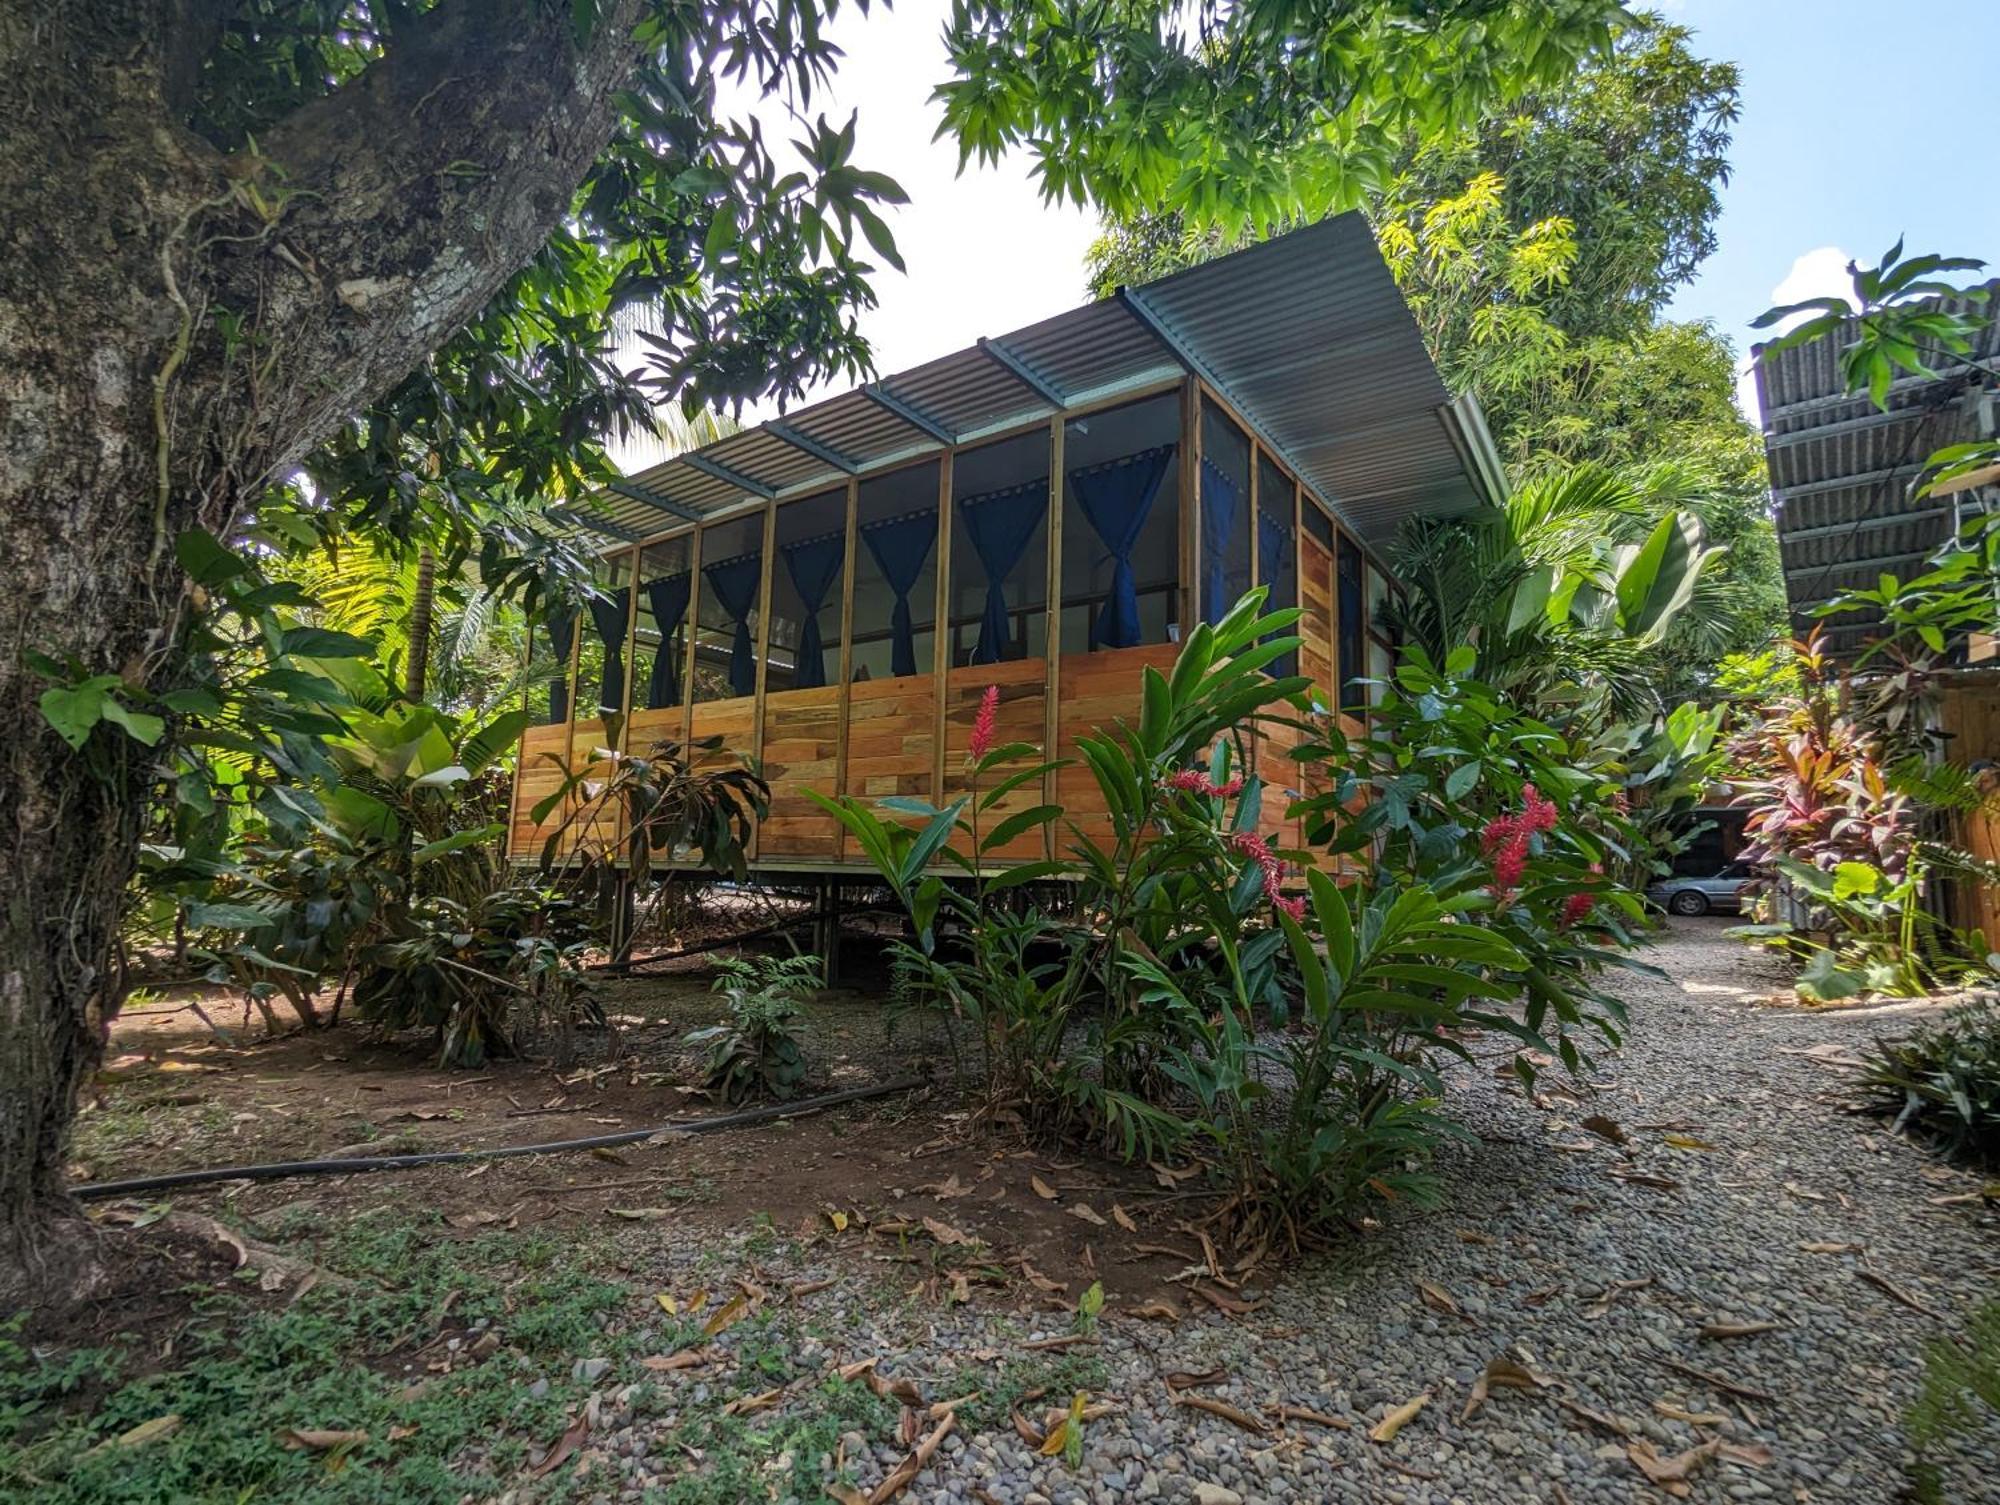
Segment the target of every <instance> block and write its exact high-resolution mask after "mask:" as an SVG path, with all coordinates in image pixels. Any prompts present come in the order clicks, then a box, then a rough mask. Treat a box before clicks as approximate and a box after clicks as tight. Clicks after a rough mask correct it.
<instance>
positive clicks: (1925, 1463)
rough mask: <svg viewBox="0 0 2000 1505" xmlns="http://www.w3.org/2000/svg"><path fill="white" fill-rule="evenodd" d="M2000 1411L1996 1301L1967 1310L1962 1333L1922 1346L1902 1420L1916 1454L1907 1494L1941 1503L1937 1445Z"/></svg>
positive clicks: (1928, 1504)
mask: <svg viewBox="0 0 2000 1505" xmlns="http://www.w3.org/2000/svg"><path fill="white" fill-rule="evenodd" d="M1996 1416H2000V1300H1994V1301H1988V1302H1986V1303H1985V1304H1983V1305H1982V1306H1981V1307H1980V1308H1979V1310H1978V1311H1976V1312H1974V1313H1973V1314H1972V1320H1971V1322H1970V1323H1968V1324H1967V1327H1966V1331H1965V1333H1964V1335H1963V1336H1952V1337H1944V1338H1938V1339H1935V1340H1933V1341H1932V1342H1930V1343H1928V1344H1926V1345H1925V1347H1924V1379H1923V1384H1922V1385H1921V1386H1919V1387H1918V1390H1917V1398H1916V1400H1915V1401H1914V1402H1912V1403H1911V1405H1910V1410H1909V1414H1908V1416H1907V1417H1906V1418H1905V1425H1906V1427H1907V1429H1908V1432H1909V1437H1910V1448H1911V1450H1912V1451H1913V1452H1914V1453H1915V1454H1916V1458H1915V1461H1914V1463H1913V1465H1912V1467H1911V1470H1910V1482H1911V1491H1910V1497H1911V1498H1912V1499H1913V1500H1915V1501H1916V1502H1917V1505H1944V1499H1945V1494H1944V1478H1943V1474H1942V1471H1941V1470H1940V1469H1939V1468H1938V1465H1937V1450H1938V1448H1939V1447H1940V1446H1941V1445H1942V1444H1944V1443H1947V1442H1949V1441H1951V1440H1952V1439H1953V1438H1958V1437H1966V1436H1969V1435H1971V1434H1973V1433H1975V1432H1977V1430H1978V1429H1979V1426H1980V1424H1981V1422H1982V1421H1984V1422H1989V1423H1990V1422H1991V1421H1992V1420H1993V1418H1994V1417H1996Z"/></svg>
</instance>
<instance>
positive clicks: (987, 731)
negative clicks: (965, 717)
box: [966, 685, 1000, 763]
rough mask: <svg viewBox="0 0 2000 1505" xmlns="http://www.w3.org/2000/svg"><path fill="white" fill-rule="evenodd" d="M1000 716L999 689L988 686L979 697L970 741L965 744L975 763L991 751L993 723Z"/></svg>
mask: <svg viewBox="0 0 2000 1505" xmlns="http://www.w3.org/2000/svg"><path fill="white" fill-rule="evenodd" d="M999 715H1000V687H999V686H998V685H988V686H987V687H986V693H985V694H984V695H982V696H980V697H979V714H978V715H977V716H975V717H974V718H973V720H972V740H971V741H970V742H968V743H967V744H966V751H967V752H968V753H969V754H970V755H971V757H972V761H973V762H975V763H977V762H978V761H979V760H980V759H981V758H983V757H985V756H986V755H987V754H988V753H989V752H991V751H992V750H993V730H994V727H993V723H994V722H995V721H996V720H998V719H999Z"/></svg>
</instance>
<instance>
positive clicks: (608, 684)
mask: <svg viewBox="0 0 2000 1505" xmlns="http://www.w3.org/2000/svg"><path fill="white" fill-rule="evenodd" d="M590 620H591V623H592V625H594V626H595V627H596V628H597V635H598V637H600V638H602V639H603V640H604V678H603V680H602V681H600V682H599V684H598V688H597V708H598V710H599V711H601V712H603V713H604V714H605V715H606V716H615V715H617V714H618V712H619V710H620V708H621V707H623V706H624V704H625V629H626V627H627V626H628V625H629V624H630V623H631V620H632V598H631V597H630V596H629V595H627V594H626V593H625V592H624V591H623V590H620V591H619V592H618V593H617V594H616V595H614V596H593V597H591V599H590Z"/></svg>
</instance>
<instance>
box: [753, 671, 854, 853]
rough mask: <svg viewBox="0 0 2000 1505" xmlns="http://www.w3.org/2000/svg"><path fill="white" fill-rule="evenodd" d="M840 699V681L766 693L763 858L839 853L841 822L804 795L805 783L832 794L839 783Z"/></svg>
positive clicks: (759, 850) (760, 839) (760, 846)
mask: <svg viewBox="0 0 2000 1505" xmlns="http://www.w3.org/2000/svg"><path fill="white" fill-rule="evenodd" d="M840 699H841V697H840V686H839V685H822V686H819V687H818V688H815V689H810V690H772V691H769V692H768V693H766V695H765V696H764V777H765V779H766V780H767V781H768V782H769V783H770V785H771V813H770V814H769V815H767V816H765V817H764V823H763V825H762V826H761V827H760V828H759V832H758V843H757V855H758V857H759V858H760V859H761V860H762V861H764V862H767V863H768V862H771V861H773V860H774V859H777V858H781V857H810V858H812V859H813V860H814V861H815V862H828V861H831V860H833V859H834V858H836V857H838V856H839V855H840V822H838V821H837V820H835V819H834V818H833V817H832V816H831V815H828V814H827V813H826V812H825V811H824V810H822V809H820V807H819V806H818V805H816V804H814V803H813V802H812V801H811V800H809V799H807V798H806V791H807V790H809V789H812V790H817V791H818V792H819V793H821V794H832V793H833V791H834V790H835V789H836V788H838V787H839V783H840Z"/></svg>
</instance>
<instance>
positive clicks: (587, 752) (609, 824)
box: [563, 720, 622, 852]
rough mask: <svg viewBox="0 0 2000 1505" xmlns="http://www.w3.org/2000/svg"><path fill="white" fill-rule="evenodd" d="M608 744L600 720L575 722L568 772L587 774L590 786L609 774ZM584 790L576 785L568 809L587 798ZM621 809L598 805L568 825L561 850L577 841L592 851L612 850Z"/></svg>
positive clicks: (619, 821) (615, 843)
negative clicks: (566, 835) (589, 814)
mask: <svg viewBox="0 0 2000 1505" xmlns="http://www.w3.org/2000/svg"><path fill="white" fill-rule="evenodd" d="M610 747H611V739H610V738H609V737H607V736H606V735H605V726H604V723H603V722H602V721H601V720H592V721H579V722H577V723H576V725H575V726H574V727H572V728H571V730H570V739H569V766H570V771H571V772H572V773H584V772H586V771H588V772H589V774H590V783H591V785H593V786H600V787H601V785H602V781H603V780H604V779H607V778H609V777H610V776H611V769H612V765H611V763H610V761H609V760H608V759H607V758H605V757H604V754H605V753H606V752H607V751H609V749H610ZM590 798H591V795H590V792H589V790H588V789H585V788H579V789H578V790H577V792H576V794H575V796H574V797H573V802H572V808H580V807H582V806H583V805H585V804H587V803H588V802H589V801H590ZM621 824H622V811H621V809H620V807H619V806H617V805H615V804H613V805H599V806H598V807H597V808H596V809H595V810H594V811H592V813H591V816H590V818H589V819H588V820H579V821H577V823H576V824H575V825H574V826H573V827H571V828H570V834H569V838H568V839H567V840H566V841H564V842H563V850H564V851H566V852H573V851H575V850H576V848H577V844H578V843H579V842H586V843H588V844H589V846H590V848H591V850H592V851H605V850H613V849H615V848H616V847H617V845H618V837H619V827H620V825H621Z"/></svg>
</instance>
